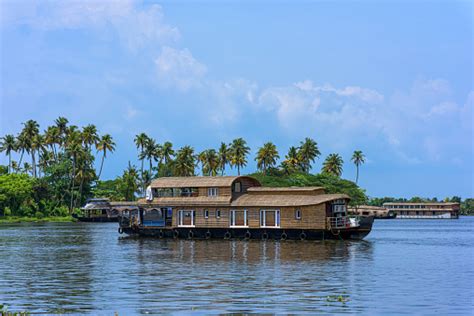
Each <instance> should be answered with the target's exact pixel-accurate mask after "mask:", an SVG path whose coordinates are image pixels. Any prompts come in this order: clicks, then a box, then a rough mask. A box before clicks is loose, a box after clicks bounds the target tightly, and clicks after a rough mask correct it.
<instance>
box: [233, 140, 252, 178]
mask: <svg viewBox="0 0 474 316" xmlns="http://www.w3.org/2000/svg"><path fill="white" fill-rule="evenodd" d="M249 152H250V147H248V146H247V142H246V141H245V140H244V139H243V138H237V139H234V140H233V141H232V144H231V145H230V163H231V165H233V166H237V174H238V175H239V176H240V168H242V167H245V166H246V165H247V155H248V153H249Z"/></svg>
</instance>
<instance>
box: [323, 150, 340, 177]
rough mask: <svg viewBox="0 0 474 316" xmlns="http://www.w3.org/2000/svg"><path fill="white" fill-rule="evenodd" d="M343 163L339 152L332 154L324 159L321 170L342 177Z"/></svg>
mask: <svg viewBox="0 0 474 316" xmlns="http://www.w3.org/2000/svg"><path fill="white" fill-rule="evenodd" d="M343 163H344V161H343V160H342V158H341V156H339V154H330V155H329V156H327V158H326V160H325V161H324V163H323V168H322V169H321V171H322V172H323V173H330V174H333V175H335V176H336V177H340V176H341V174H342V165H343Z"/></svg>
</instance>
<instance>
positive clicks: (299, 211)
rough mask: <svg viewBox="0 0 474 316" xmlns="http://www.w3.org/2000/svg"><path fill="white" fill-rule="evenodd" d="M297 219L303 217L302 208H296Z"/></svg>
mask: <svg viewBox="0 0 474 316" xmlns="http://www.w3.org/2000/svg"><path fill="white" fill-rule="evenodd" d="M295 219H301V210H300V209H296V211H295Z"/></svg>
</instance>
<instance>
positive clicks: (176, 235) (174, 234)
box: [173, 230, 179, 238]
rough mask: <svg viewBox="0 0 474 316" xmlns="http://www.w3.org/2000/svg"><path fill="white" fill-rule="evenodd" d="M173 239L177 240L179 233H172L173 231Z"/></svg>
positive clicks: (175, 231)
mask: <svg viewBox="0 0 474 316" xmlns="http://www.w3.org/2000/svg"><path fill="white" fill-rule="evenodd" d="M173 237H174V238H178V237H179V231H177V230H174V231H173Z"/></svg>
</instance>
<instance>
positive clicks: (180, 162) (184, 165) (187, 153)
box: [174, 146, 196, 177]
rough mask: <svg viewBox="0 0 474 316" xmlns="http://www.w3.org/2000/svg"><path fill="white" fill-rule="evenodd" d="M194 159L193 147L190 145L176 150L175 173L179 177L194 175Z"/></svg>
mask: <svg viewBox="0 0 474 316" xmlns="http://www.w3.org/2000/svg"><path fill="white" fill-rule="evenodd" d="M195 159H196V158H195V156H194V148H192V147H191V146H184V147H183V148H181V149H180V150H178V152H177V153H176V159H175V162H174V173H175V175H176V176H181V177H187V176H194V167H195V165H196V161H195Z"/></svg>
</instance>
